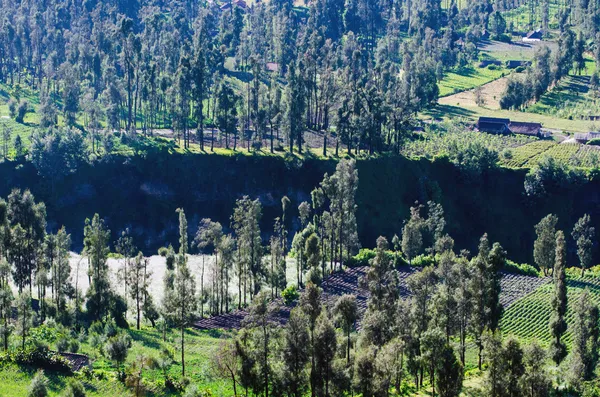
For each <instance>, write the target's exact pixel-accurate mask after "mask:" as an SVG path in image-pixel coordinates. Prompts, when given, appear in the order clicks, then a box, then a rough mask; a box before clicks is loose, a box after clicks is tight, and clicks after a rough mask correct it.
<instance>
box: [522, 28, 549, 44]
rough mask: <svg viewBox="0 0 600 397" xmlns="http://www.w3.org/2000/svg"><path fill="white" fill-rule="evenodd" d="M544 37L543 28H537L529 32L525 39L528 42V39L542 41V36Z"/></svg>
mask: <svg viewBox="0 0 600 397" xmlns="http://www.w3.org/2000/svg"><path fill="white" fill-rule="evenodd" d="M543 37H544V33H543V32H542V30H541V29H537V30H532V31H531V32H529V33H527V34H526V35H525V37H523V39H522V40H523V41H525V42H528V41H542V38H543Z"/></svg>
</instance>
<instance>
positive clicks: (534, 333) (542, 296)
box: [500, 276, 600, 344]
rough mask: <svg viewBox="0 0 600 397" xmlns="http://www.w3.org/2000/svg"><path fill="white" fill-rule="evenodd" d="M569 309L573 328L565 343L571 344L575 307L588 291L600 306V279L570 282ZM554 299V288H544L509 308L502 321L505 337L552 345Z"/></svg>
mask: <svg viewBox="0 0 600 397" xmlns="http://www.w3.org/2000/svg"><path fill="white" fill-rule="evenodd" d="M567 287H568V290H567V296H568V309H567V316H566V320H567V323H568V325H569V327H568V330H567V333H566V334H565V340H566V342H567V344H570V342H571V340H572V337H573V336H572V327H573V316H574V310H573V309H574V307H575V305H577V300H578V298H579V296H580V294H581V293H582V292H583V291H584V290H586V289H587V290H588V291H589V294H590V298H591V299H592V300H593V301H594V302H595V303H596V304H599V303H600V279H598V278H597V277H594V276H586V277H583V278H569V279H568V281H567ZM552 295H553V284H551V283H550V284H547V285H544V286H542V287H540V288H538V289H536V290H535V291H534V292H532V293H531V294H529V295H527V296H526V297H524V298H523V299H520V300H519V301H518V302H516V303H515V304H514V305H512V306H511V307H509V308H508V309H507V310H506V312H505V313H504V316H503V318H502V321H501V324H500V326H501V328H502V332H503V333H504V334H507V335H508V334H510V335H514V336H516V337H518V338H522V339H524V340H531V339H537V340H539V341H541V342H544V343H548V342H549V341H550V329H549V328H548V321H549V320H550V315H551V313H552V305H551V299H552Z"/></svg>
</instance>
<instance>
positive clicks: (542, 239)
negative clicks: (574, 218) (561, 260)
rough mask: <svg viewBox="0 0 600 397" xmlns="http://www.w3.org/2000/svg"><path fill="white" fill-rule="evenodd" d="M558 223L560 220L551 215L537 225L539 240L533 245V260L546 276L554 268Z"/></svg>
mask: <svg viewBox="0 0 600 397" xmlns="http://www.w3.org/2000/svg"><path fill="white" fill-rule="evenodd" d="M557 223H558V218H557V217H556V215H553V214H549V215H547V216H546V217H544V218H542V220H541V221H540V223H538V224H537V225H535V232H536V234H537V239H536V240H535V242H534V244H533V258H534V260H535V263H536V264H537V265H538V266H539V267H540V269H542V271H543V272H544V275H546V276H547V275H548V269H550V268H551V267H553V266H554V261H555V259H554V255H555V254H556V224H557Z"/></svg>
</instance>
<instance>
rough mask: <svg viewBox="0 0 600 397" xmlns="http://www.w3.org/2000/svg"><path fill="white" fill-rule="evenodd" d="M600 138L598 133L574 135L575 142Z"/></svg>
mask: <svg viewBox="0 0 600 397" xmlns="http://www.w3.org/2000/svg"><path fill="white" fill-rule="evenodd" d="M598 138H600V132H587V133H585V134H584V133H579V134H575V140H576V141H577V142H588V141H591V140H592V139H598Z"/></svg>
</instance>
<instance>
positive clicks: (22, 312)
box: [15, 291, 33, 349]
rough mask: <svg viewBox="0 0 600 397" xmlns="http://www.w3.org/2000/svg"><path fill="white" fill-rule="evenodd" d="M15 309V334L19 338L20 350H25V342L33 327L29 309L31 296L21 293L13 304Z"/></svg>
mask: <svg viewBox="0 0 600 397" xmlns="http://www.w3.org/2000/svg"><path fill="white" fill-rule="evenodd" d="M15 306H16V308H17V334H18V335H19V336H21V348H22V349H25V340H26V339H27V336H28V335H29V331H30V330H31V328H32V327H33V309H32V308H31V295H30V294H29V292H26V291H24V292H22V293H21V294H19V296H18V297H17V301H16V303H15Z"/></svg>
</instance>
